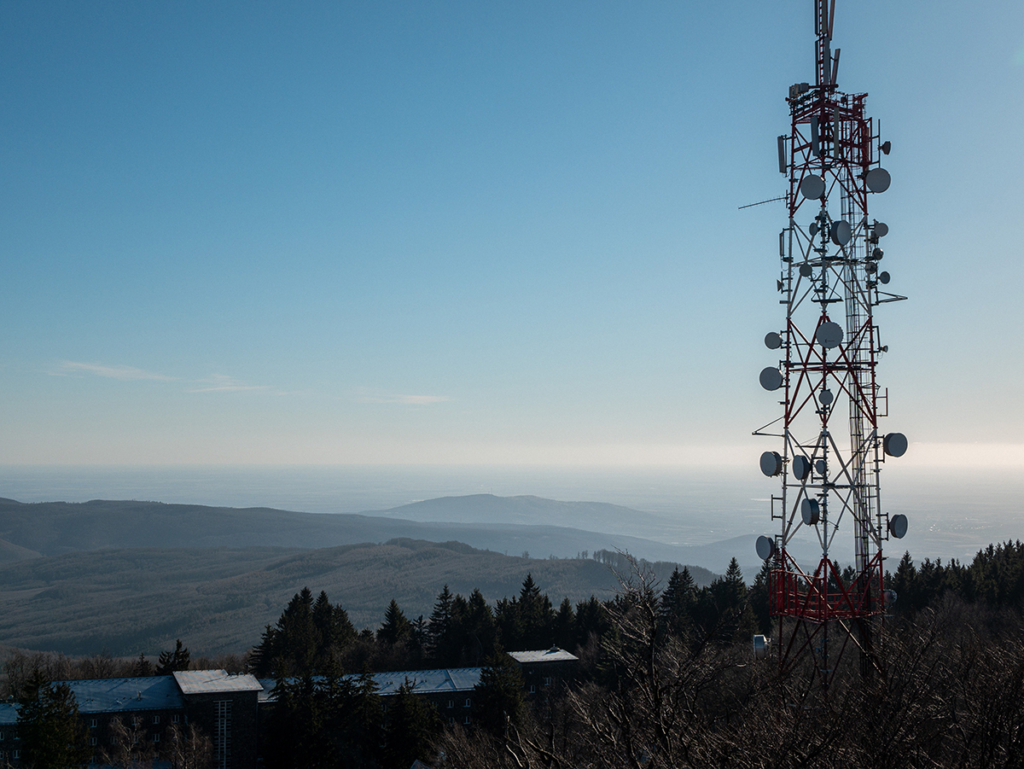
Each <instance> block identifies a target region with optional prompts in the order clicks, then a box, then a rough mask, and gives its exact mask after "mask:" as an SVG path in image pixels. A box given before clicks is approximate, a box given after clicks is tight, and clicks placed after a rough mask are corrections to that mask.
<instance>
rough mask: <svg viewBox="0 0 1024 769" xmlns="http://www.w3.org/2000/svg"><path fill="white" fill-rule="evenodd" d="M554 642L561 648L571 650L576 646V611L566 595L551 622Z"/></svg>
mask: <svg viewBox="0 0 1024 769" xmlns="http://www.w3.org/2000/svg"><path fill="white" fill-rule="evenodd" d="M553 625H554V627H553V636H554V643H555V645H556V646H558V647H559V648H561V649H566V650H567V651H573V650H575V648H576V643H575V642H576V613H575V612H574V611H573V610H572V601H570V600H569V598H568V596H566V597H565V598H563V599H562V603H561V605H560V606H559V607H558V613H557V614H555V620H554V623H553Z"/></svg>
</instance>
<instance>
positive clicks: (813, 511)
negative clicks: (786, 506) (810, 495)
mask: <svg viewBox="0 0 1024 769" xmlns="http://www.w3.org/2000/svg"><path fill="white" fill-rule="evenodd" d="M820 516H821V506H820V505H819V504H818V500H816V499H805V500H804V501H803V502H801V503H800V517H801V518H803V521H804V523H805V524H807V525H808V526H813V525H814V524H816V523H817V522H818V518H819V517H820Z"/></svg>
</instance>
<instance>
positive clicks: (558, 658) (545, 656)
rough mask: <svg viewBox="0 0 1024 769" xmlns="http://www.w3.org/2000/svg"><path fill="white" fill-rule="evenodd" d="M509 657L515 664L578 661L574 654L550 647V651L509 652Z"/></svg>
mask: <svg viewBox="0 0 1024 769" xmlns="http://www.w3.org/2000/svg"><path fill="white" fill-rule="evenodd" d="M508 654H509V656H510V657H511V658H512V659H514V660H515V661H516V662H518V663H520V664H522V663H524V662H574V661H576V660H577V659H579V658H578V657H577V656H576V655H575V654H570V653H569V652H567V651H565V649H559V648H558V647H557V646H552V647H551V648H550V649H542V650H540V651H530V652H509V653H508Z"/></svg>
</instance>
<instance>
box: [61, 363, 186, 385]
mask: <svg viewBox="0 0 1024 769" xmlns="http://www.w3.org/2000/svg"><path fill="white" fill-rule="evenodd" d="M69 374H92V375H94V376H101V377H105V378H107V379H119V380H121V381H122V382H129V381H140V380H151V381H157V382H174V381H177V377H173V376H166V375H164V374H156V373H154V372H152V371H144V370H143V369H140V368H135V367H134V366H103V365H101V364H98V363H82V362H80V361H71V360H66V361H63V362H62V363H61V365H60V369H59V370H58V371H57V372H55V375H56V376H67V375H69Z"/></svg>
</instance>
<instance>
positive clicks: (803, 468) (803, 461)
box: [792, 454, 811, 481]
mask: <svg viewBox="0 0 1024 769" xmlns="http://www.w3.org/2000/svg"><path fill="white" fill-rule="evenodd" d="M792 467H793V477H794V478H796V479H797V480H798V481H802V480H803V479H804V478H806V477H807V476H808V475H810V474H811V460H809V459H808V458H807V457H805V456H803V455H802V454H801V455H799V456H795V457H793V465H792Z"/></svg>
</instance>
